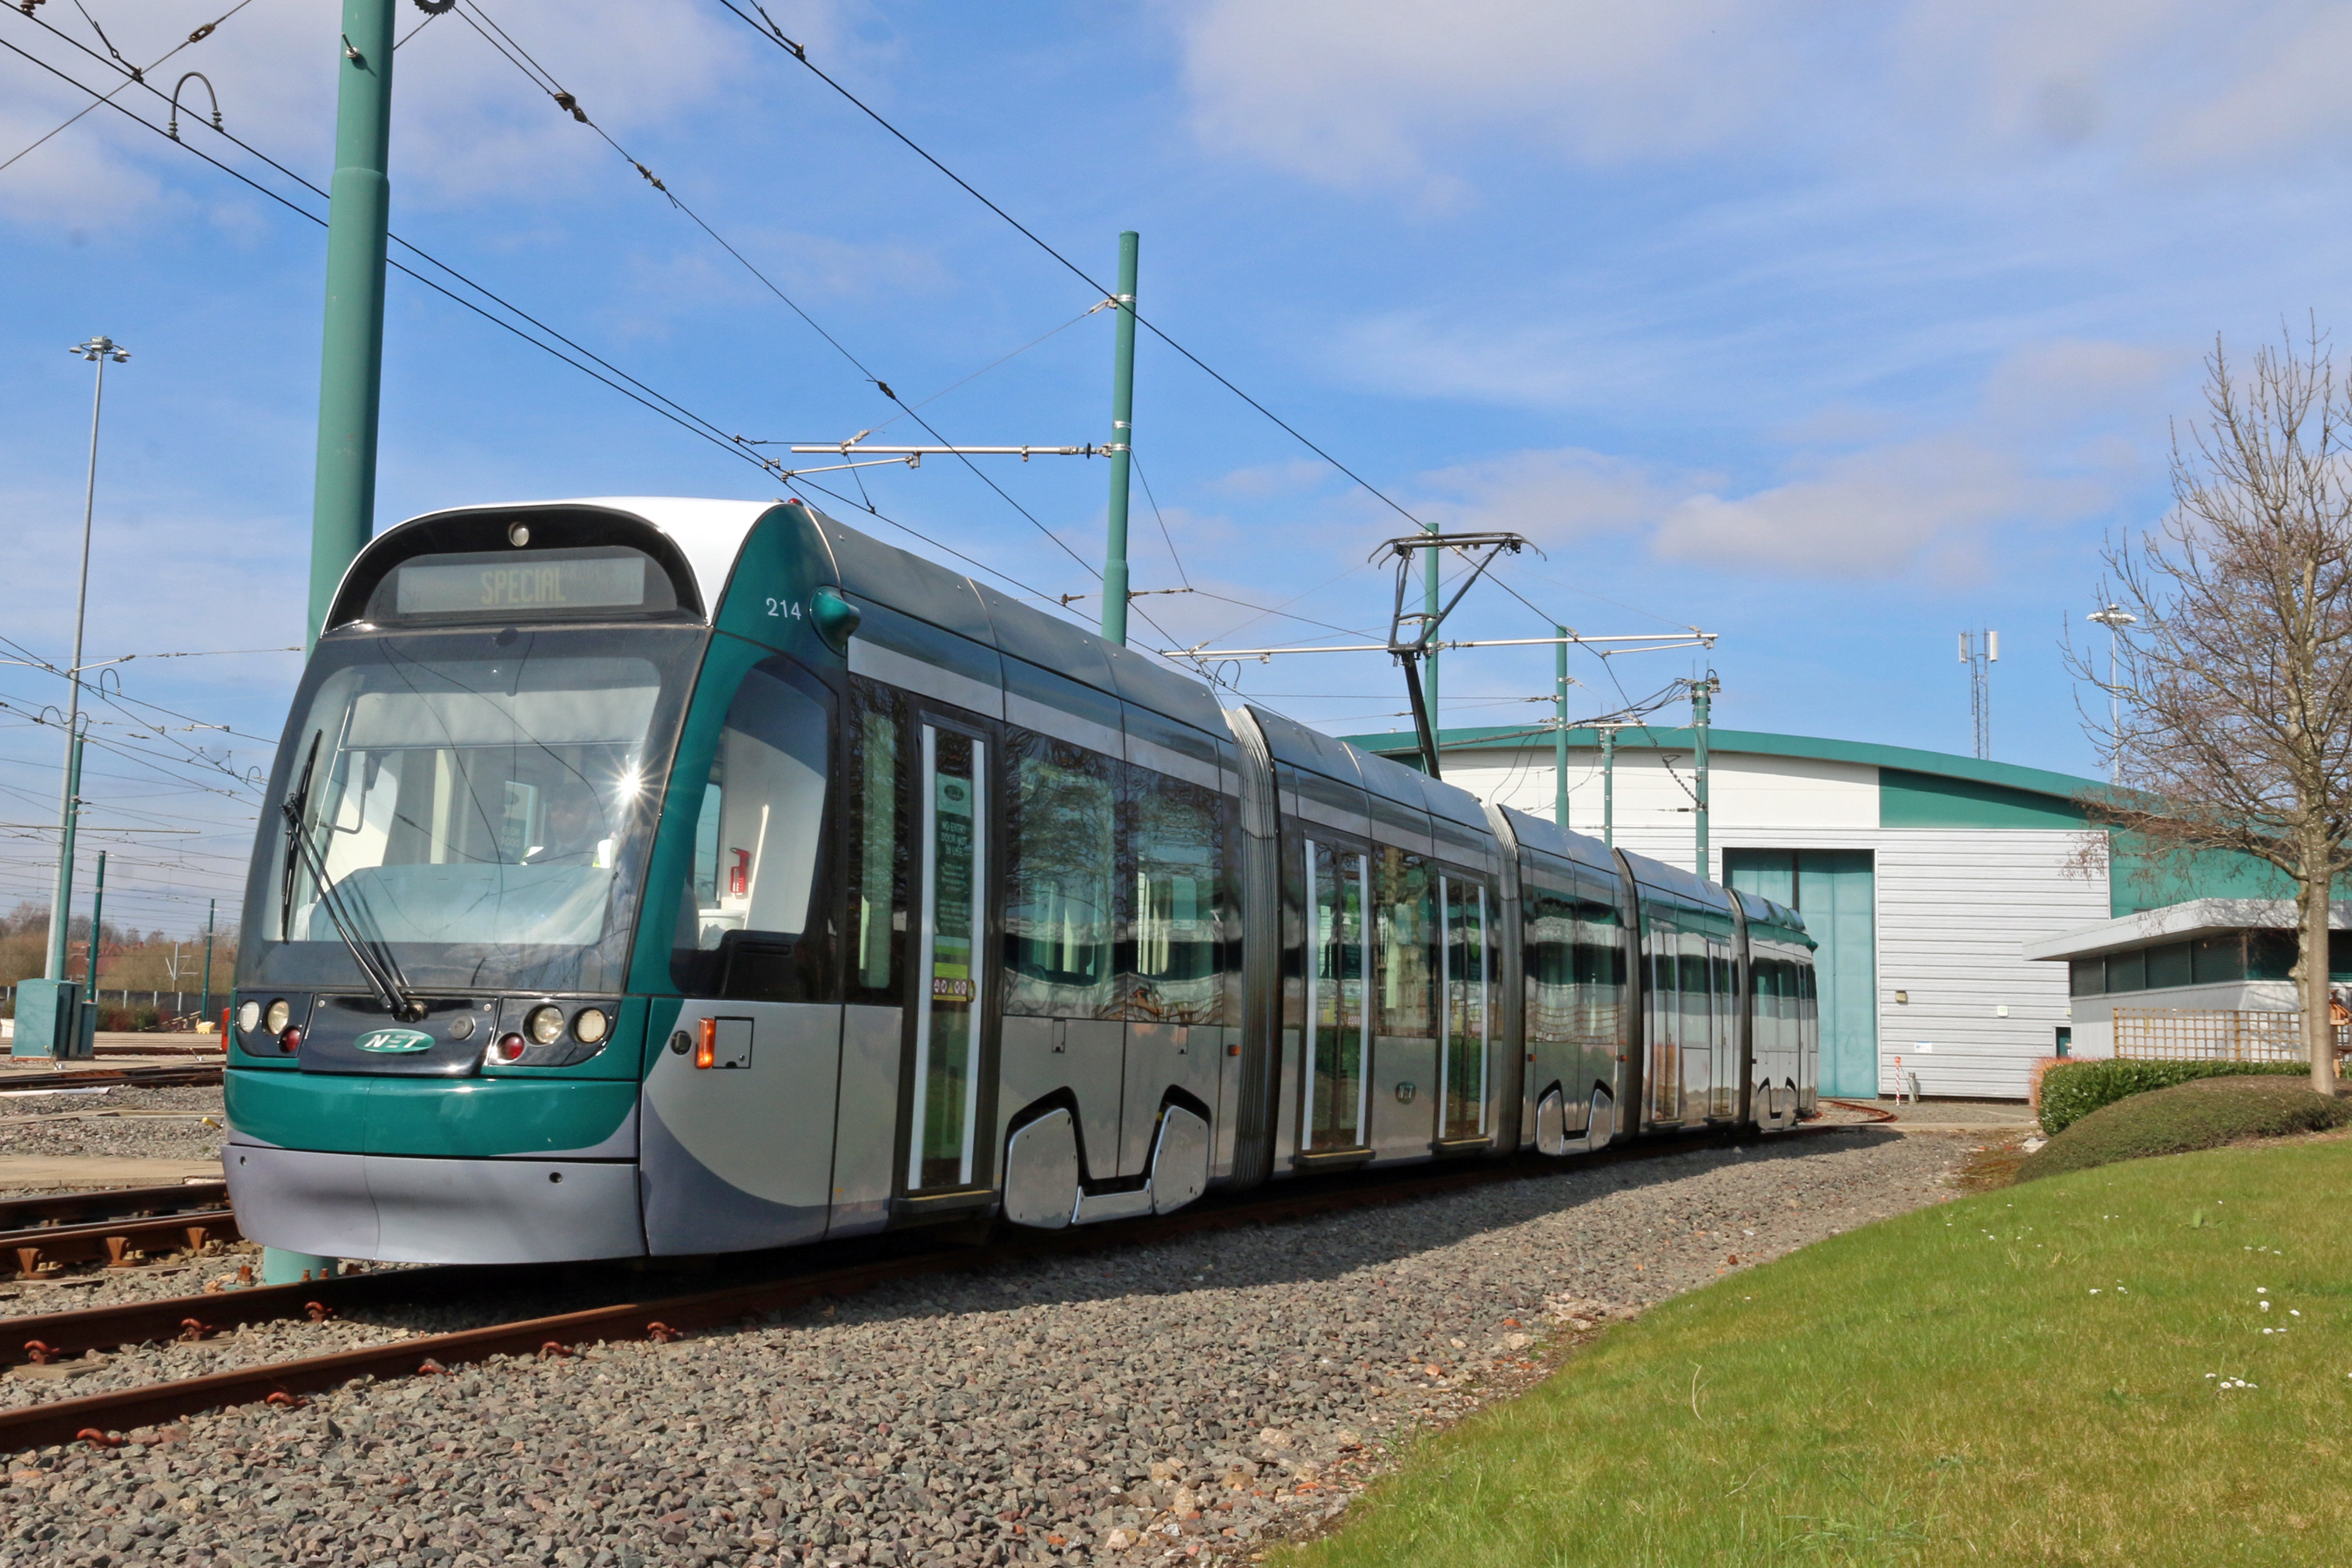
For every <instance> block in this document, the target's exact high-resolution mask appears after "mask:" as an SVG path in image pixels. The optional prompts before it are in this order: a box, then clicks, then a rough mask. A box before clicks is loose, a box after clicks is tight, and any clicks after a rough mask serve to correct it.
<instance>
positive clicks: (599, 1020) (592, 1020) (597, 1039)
mask: <svg viewBox="0 0 2352 1568" xmlns="http://www.w3.org/2000/svg"><path fill="white" fill-rule="evenodd" d="M612 1029H613V1020H612V1018H611V1017H610V1016H607V1015H606V1014H605V1012H604V1009H603V1008H602V1007H583V1008H581V1009H580V1011H578V1012H577V1013H574V1014H572V1038H573V1039H575V1040H577V1041H579V1042H580V1043H581V1044H582V1045H583V1046H601V1045H603V1044H604V1037H605V1036H606V1035H608V1034H610V1033H611V1032H612Z"/></svg>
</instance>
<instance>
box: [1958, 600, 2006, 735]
mask: <svg viewBox="0 0 2352 1568" xmlns="http://www.w3.org/2000/svg"><path fill="white" fill-rule="evenodd" d="M1960 662H1961V663H1962V664H1965V665H1967V666H1968V667H1969V718H1970V719H1971V720H1972V721H1974V724H1975V729H1976V754H1977V757H1978V759H1979V761H1985V762H1989V761H1990V760H1991V758H1992V667H1993V666H1994V665H1996V664H1999V663H2000V633H1999V632H1997V631H1993V630H1990V629H1989V628H1988V629H1987V630H1985V631H1982V632H1962V633H1961V634H1960Z"/></svg>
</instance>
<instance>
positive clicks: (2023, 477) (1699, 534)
mask: <svg viewBox="0 0 2352 1568" xmlns="http://www.w3.org/2000/svg"><path fill="white" fill-rule="evenodd" d="M2105 499H2106V493H2105V487H2103V486H2100V485H2097V484H2095V482H2093V481H2090V480H2087V479H2073V478H2052V477H2048V476H2045V475H2042V474H2038V473H2035V472H2033V471H2032V469H2031V468H2029V467H2028V466H2027V464H2026V463H2025V461H2024V460H2023V459H2022V458H2021V457H2020V456H2019V455H2018V454H2017V453H2015V452H2012V451H2006V450H2002V449H2000V448H1998V447H1991V446H1989V445H1987V444H1986V443H1985V442H1983V441H1981V440H1979V439H1978V438H1976V437H1974V436H1972V435H1969V434H1965V433H1957V432H1956V433H1948V434H1944V435H1938V436H1932V437H1924V438H1922V439H1919V440H1915V441H1905V442H1898V443H1895V444H1893V445H1889V446H1885V447H1873V448H1871V449H1869V450H1867V451H1863V452H1856V453H1852V454H1849V455H1846V456H1843V457H1840V458H1832V459H1830V460H1829V461H1827V462H1823V463H1821V464H1818V465H1816V466H1813V468H1812V471H1811V472H1809V473H1806V474H1804V475H1803V476H1802V477H1801V478H1797V479H1790V481H1789V482H1787V483H1785V484H1780V485H1775V486H1771V487H1769V488H1767V489H1759V490H1756V491H1754V492H1752V493H1750V494H1748V495H1745V496H1738V497H1731V498H1726V497H1723V496H1720V495H1717V494H1714V493H1712V492H1702V493H1699V494H1696V495H1692V496H1689V497H1686V498H1685V499H1684V500H1681V501H1680V502H1678V503H1677V504H1676V505H1675V507H1674V508H1672V509H1671V510H1669V511H1668V512H1667V513H1666V515H1665V516H1664V519H1662V520H1661V521H1660V522H1659V524H1658V528H1657V531H1656V533H1655V535H1654V539H1653V548H1654V550H1655V551H1656V552H1657V553H1658V554H1659V555H1661V556H1663V557H1664V558H1665V559H1667V560H1671V561H1687V562H1693V563H1703V564H1706V565H1710V566H1716V567H1758V568H1762V569H1764V570H1767V571H1771V572H1776V573H1780V574H1788V575H1794V576H1808V577H1881V576H1887V575H1891V574H1895V573H1899V572H1901V571H1903V570H1905V569H1906V568H1908V567H1910V566H1912V565H1914V564H1915V563H1917V562H1918V560H1919V559H1920V557H1921V555H1922V554H1923V553H1924V552H1927V551H1928V550H1929V549H1930V548H1931V547H1945V550H1946V553H1947V558H1948V559H1954V560H1967V559H1968V558H1969V555H1970V554H1971V553H1972V552H1971V551H1970V550H1969V548H1968V547H1969V545H1971V544H1972V543H1973V542H1975V541H1976V540H1977V539H1979V538H1981V536H1982V535H1983V534H1985V533H1986V532H1988V531H1990V530H1992V529H1995V528H1998V527H2000V526H2002V525H2005V524H2010V523H2019V522H2053V521H2071V520H2073V519H2074V518H2079V517H2082V516H2084V515H2086V514H2087V513H2089V512H2091V511H2093V510H2096V509H2097V508H2098V507H2099V506H2100V505H2101V504H2102V503H2103V502H2104V501H2105ZM1954 545H1958V546H1960V547H1961V548H1960V549H1959V550H1958V552H1953V551H1951V549H1950V547H1951V546H1954Z"/></svg>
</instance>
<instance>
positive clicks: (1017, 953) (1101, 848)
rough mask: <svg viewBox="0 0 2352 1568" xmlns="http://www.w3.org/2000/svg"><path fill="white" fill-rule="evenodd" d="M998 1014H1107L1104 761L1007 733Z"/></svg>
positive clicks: (1110, 1010) (1112, 1011)
mask: <svg viewBox="0 0 2352 1568" xmlns="http://www.w3.org/2000/svg"><path fill="white" fill-rule="evenodd" d="M1005 752H1006V755H1007V756H1008V757H1009V758H1010V759H1011V761H1012V771H1013V784H1014V788H1013V821H1012V831H1011V834H1010V836H1009V853H1010V860H1009V864H1008V865H1007V867H1006V874H1005V888H1006V891H1005V910H1004V967H1005V985H1004V1010H1005V1011H1006V1012H1007V1013H1013V1014H1027V1015H1033V1016H1045V1017H1056V1018H1116V1017H1118V1016H1119V1012H1118V998H1117V995H1116V993H1115V989H1114V986H1113V983H1112V981H1113V977H1112V973H1111V958H1112V954H1111V933H1112V922H1113V921H1115V920H1116V918H1117V915H1118V911H1117V910H1116V909H1115V908H1114V906H1113V903H1112V899H1113V897H1114V891H1115V889H1116V888H1117V886H1118V883H1117V876H1116V873H1117V869H1118V861H1117V826H1118V810H1117V805H1118V799H1117V792H1116V790H1115V789H1114V787H1113V784H1112V780H1113V778H1114V777H1115V772H1114V770H1116V769H1117V768H1118V765H1119V764H1118V763H1114V762H1112V761H1111V760H1110V759H1109V758H1108V757H1105V756H1101V755H1099V754H1097V753H1096V752H1089V751H1086V750H1084V749H1083V748H1081V747H1077V746H1073V745H1070V744H1068V743H1067V742H1063V741H1056V740H1055V739H1053V738H1052V737H1051V736H1047V735H1037V734H1032V733H1030V732H1028V731H1018V730H1016V731H1011V732H1010V735H1009V737H1008V739H1007V741H1006V745H1005Z"/></svg>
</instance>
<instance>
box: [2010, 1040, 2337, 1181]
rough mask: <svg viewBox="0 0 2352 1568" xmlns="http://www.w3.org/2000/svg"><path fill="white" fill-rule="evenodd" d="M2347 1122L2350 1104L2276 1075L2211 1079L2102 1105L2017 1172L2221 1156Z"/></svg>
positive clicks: (2026, 1177) (2028, 1175)
mask: <svg viewBox="0 0 2352 1568" xmlns="http://www.w3.org/2000/svg"><path fill="white" fill-rule="evenodd" d="M2129 1065H2133V1066H2147V1067H2168V1066H2174V1065H2180V1066H2189V1065H2201V1064H2189V1063H2180V1064H2174V1063H2165V1062H2148V1063H2133V1064H2129ZM2347 1121H2352V1102H2347V1101H2345V1100H2335V1099H2331V1098H2329V1097H2328V1096H2326V1095H2324V1094H2316V1093H2314V1092H2313V1091H2312V1090H2311V1089H2308V1088H2306V1087H2305V1086H2304V1085H2302V1084H2295V1083H2282V1082H2280V1081H2279V1075H2278V1074H2276V1073H2262V1074H2255V1075H2247V1074H2244V1073H2240V1074H2237V1075H2234V1076H2231V1077H2229V1078H2214V1077H2211V1076H2210V1075H2209V1076H2207V1077H2206V1078H2205V1079H2202V1080H2200V1081H2193V1082H2189V1083H2184V1084H2179V1085H2176V1086H2175V1087H2173V1088H2171V1089H2157V1090H2154V1091H2152V1092H2150V1093H2147V1094H2135V1095H2132V1096H2130V1097H2128V1098H2127V1099H2124V1100H2117V1101H2116V1103H2114V1104H2113V1105H2104V1106H2101V1107H2100V1108H2099V1109H2098V1110H2094V1111H2092V1112H2091V1113H2090V1114H2089V1115H2087V1116H2084V1117H2083V1118H2082V1119H2080V1120H2079V1121H2075V1122H2074V1125H2072V1126H2070V1127H2068V1128H2067V1129H2066V1130H2065V1131H2063V1132H2061V1133H2059V1134H2058V1135H2057V1136H2056V1137H2054V1138H2053V1139H2051V1140H2050V1142H2047V1143H2045V1144H2043V1145H2042V1147H2041V1148H2040V1149H2038V1150H2036V1151H2035V1152H2033V1153H2032V1154H2031V1155H2029V1156H2027V1158H2026V1160H2025V1163H2023V1164H2021V1165H2020V1166H2018V1168H2017V1179H2018V1180H2019V1181H2021V1182H2031V1181H2035V1180H2038V1179H2039V1178H2041V1177H2043V1176H2055V1175H2060V1174H2063V1173H2065V1172H2068V1171H2085V1170H2088V1169H2090V1168H2091V1167H2092V1166H2094V1165H2111V1164H2113V1163H2116V1161H2118V1160H2145V1159H2147V1158H2149V1157H2150V1156H2153V1155H2157V1154H2186V1153H2189V1152H2191V1151H2193V1150H2198V1149H2218V1148H2220V1147H2221V1145H2222V1144H2224V1143H2232V1142H2236V1141H2238V1140H2239V1139H2241V1138H2281V1137H2284V1136H2286V1135H2287V1134H2289V1133H2293V1132H2324V1131H2327V1130H2328V1129H2330V1128H2334V1127H2341V1126H2343V1125H2344V1124H2345V1123H2346V1122H2347Z"/></svg>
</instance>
